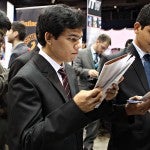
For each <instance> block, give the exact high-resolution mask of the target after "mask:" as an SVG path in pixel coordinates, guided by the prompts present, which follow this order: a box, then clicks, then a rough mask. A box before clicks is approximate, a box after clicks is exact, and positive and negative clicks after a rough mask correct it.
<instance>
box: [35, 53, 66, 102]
mask: <svg viewBox="0 0 150 150" xmlns="http://www.w3.org/2000/svg"><path fill="white" fill-rule="evenodd" d="M33 61H34V63H35V64H36V66H37V67H38V69H39V70H40V72H41V73H42V74H43V75H44V76H45V77H46V78H47V79H48V80H49V81H50V82H51V83H52V84H53V85H54V87H55V88H56V89H57V91H58V92H59V93H60V94H61V95H62V96H63V98H64V101H68V98H67V96H66V94H65V91H64V88H63V86H62V84H61V82H60V80H59V78H58V76H57V73H56V71H55V70H54V68H53V67H52V66H51V64H50V63H49V62H47V60H46V59H45V58H43V57H42V56H41V55H39V54H37V55H35V56H34V57H33ZM39 62H40V63H39Z"/></svg>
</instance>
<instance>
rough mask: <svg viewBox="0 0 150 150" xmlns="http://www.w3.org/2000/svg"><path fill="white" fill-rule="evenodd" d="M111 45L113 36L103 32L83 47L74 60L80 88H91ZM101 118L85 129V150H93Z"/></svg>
mask: <svg viewBox="0 0 150 150" xmlns="http://www.w3.org/2000/svg"><path fill="white" fill-rule="evenodd" d="M110 45H111V38H110V37H109V36H108V35H106V34H101V35H99V37H98V38H97V40H96V41H95V42H94V43H93V44H92V46H91V47H90V48H85V49H81V50H80V51H79V53H78V55H77V57H76V59H75V60H74V61H73V68H74V69H75V72H76V74H77V76H78V86H79V89H80V90H85V89H86V90H90V89H93V88H94V85H95V83H96V81H97V78H98V74H99V71H98V68H99V64H100V61H101V58H100V57H101V55H102V53H103V52H104V51H105V50H106V49H108V47H109V46H110ZM99 126H100V122H99V120H97V121H95V122H92V123H91V124H89V125H88V126H87V127H86V128H85V130H86V134H85V139H84V150H92V149H93V143H94V139H95V138H96V136H97V134H98V130H99Z"/></svg>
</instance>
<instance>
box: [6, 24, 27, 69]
mask: <svg viewBox="0 0 150 150" xmlns="http://www.w3.org/2000/svg"><path fill="white" fill-rule="evenodd" d="M6 35H7V38H8V42H9V43H11V44H12V46H13V49H12V54H11V56H10V60H9V64H8V68H10V66H11V64H12V63H13V61H14V60H15V59H16V58H17V57H18V56H20V55H22V54H24V53H26V52H28V51H29V50H30V48H29V47H28V46H27V45H26V44H25V43H24V39H25V37H26V27H25V25H24V24H22V23H21V22H19V21H14V22H13V23H12V24H11V29H10V30H8V31H7V33H6Z"/></svg>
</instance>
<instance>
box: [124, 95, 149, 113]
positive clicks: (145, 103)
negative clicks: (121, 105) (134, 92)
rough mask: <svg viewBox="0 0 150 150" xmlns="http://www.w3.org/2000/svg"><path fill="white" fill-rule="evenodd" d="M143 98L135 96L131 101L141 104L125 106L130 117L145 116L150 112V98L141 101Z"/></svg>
mask: <svg viewBox="0 0 150 150" xmlns="http://www.w3.org/2000/svg"><path fill="white" fill-rule="evenodd" d="M141 98H142V96H134V97H131V98H130V99H134V100H141V102H139V103H135V104H132V103H127V104H126V106H125V109H126V113H127V114H128V115H144V114H145V113H146V112H147V111H149V110H150V97H149V98H148V97H146V98H143V99H141Z"/></svg>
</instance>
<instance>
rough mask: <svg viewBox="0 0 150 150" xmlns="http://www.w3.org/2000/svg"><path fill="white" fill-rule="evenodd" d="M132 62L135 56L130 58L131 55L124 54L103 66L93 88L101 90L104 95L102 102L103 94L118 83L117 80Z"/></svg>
mask: <svg viewBox="0 0 150 150" xmlns="http://www.w3.org/2000/svg"><path fill="white" fill-rule="evenodd" d="M134 60H135V56H132V55H131V54H125V55H123V56H121V57H117V58H115V59H112V60H110V61H108V62H106V63H105V64H104V66H103V68H102V71H101V73H100V75H99V77H98V80H97V83H96V85H95V87H101V88H102V89H103V93H104V95H103V98H102V100H103V99H104V98H105V96H106V95H105V92H106V91H107V89H108V88H110V87H111V85H112V84H113V83H118V81H119V79H120V78H121V77H122V76H123V74H124V73H125V72H126V71H127V69H128V68H129V67H130V65H131V64H132V63H133V61H134Z"/></svg>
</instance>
